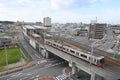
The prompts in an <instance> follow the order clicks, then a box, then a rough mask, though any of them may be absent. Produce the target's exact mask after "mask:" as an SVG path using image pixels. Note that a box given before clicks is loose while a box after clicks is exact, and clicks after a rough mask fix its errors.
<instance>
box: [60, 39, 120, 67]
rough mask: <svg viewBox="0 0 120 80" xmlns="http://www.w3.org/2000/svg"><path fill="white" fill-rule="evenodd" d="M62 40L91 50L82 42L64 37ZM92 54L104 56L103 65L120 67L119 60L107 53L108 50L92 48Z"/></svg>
mask: <svg viewBox="0 0 120 80" xmlns="http://www.w3.org/2000/svg"><path fill="white" fill-rule="evenodd" d="M62 40H63V43H64V44H65V45H68V46H72V47H76V48H80V49H83V50H86V51H89V52H91V47H90V46H88V45H84V44H82V43H77V42H74V41H70V40H66V39H62ZM93 54H96V55H99V56H104V57H105V66H114V67H120V60H118V59H115V58H113V57H112V55H110V53H108V52H105V51H102V50H99V49H96V48H95V49H94V50H93Z"/></svg>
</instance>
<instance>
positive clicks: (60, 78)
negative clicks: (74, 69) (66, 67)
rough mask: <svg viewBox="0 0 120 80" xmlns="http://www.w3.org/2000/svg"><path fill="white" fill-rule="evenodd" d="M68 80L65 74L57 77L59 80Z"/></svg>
mask: <svg viewBox="0 0 120 80" xmlns="http://www.w3.org/2000/svg"><path fill="white" fill-rule="evenodd" d="M66 78H67V76H66V75H65V74H61V75H59V76H57V77H56V79H57V80H65V79H66Z"/></svg>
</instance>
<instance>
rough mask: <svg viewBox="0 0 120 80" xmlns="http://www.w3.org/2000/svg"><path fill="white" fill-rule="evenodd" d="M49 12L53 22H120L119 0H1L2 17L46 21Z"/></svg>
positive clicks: (3, 19) (27, 20)
mask: <svg viewBox="0 0 120 80" xmlns="http://www.w3.org/2000/svg"><path fill="white" fill-rule="evenodd" d="M46 16H49V17H51V18H52V22H53V23H56V22H57V23H66V22H76V23H79V22H83V23H90V20H95V19H96V17H97V19H98V22H100V23H111V24H119V22H120V0H9V1H8V0H0V20H1V21H7V20H8V21H25V22H38V21H41V22H42V21H43V17H46Z"/></svg>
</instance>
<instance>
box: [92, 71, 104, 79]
mask: <svg viewBox="0 0 120 80" xmlns="http://www.w3.org/2000/svg"><path fill="white" fill-rule="evenodd" d="M91 80H105V79H104V78H103V77H101V76H99V75H97V74H95V73H94V72H91Z"/></svg>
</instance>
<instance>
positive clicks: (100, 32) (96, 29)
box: [88, 23, 107, 39]
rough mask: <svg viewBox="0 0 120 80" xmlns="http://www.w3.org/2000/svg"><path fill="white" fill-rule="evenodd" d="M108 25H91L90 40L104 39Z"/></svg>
mask: <svg viewBox="0 0 120 80" xmlns="http://www.w3.org/2000/svg"><path fill="white" fill-rule="evenodd" d="M106 26H107V25H106V24H99V23H91V24H90V27H89V34H88V38H89V39H102V38H103V37H104V34H105V27H106Z"/></svg>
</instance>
